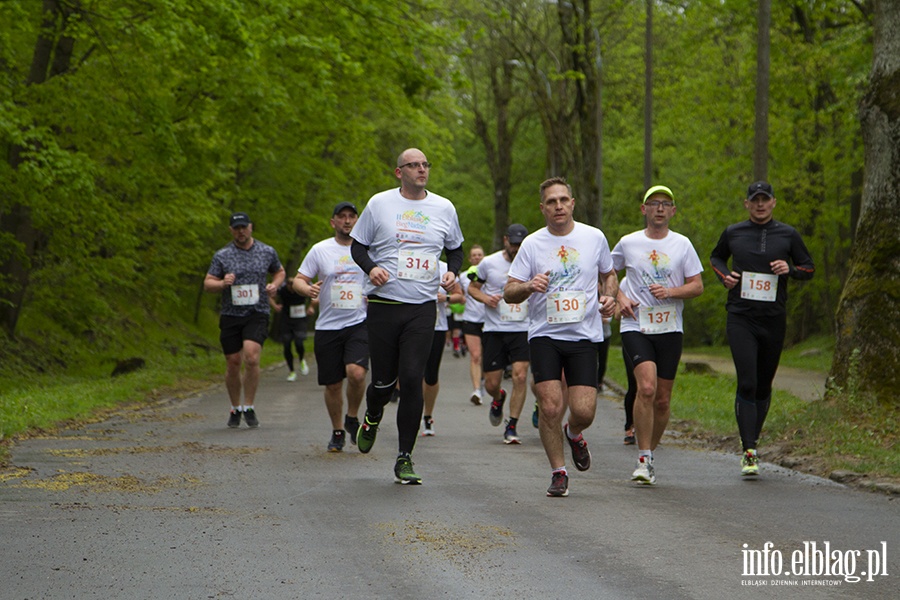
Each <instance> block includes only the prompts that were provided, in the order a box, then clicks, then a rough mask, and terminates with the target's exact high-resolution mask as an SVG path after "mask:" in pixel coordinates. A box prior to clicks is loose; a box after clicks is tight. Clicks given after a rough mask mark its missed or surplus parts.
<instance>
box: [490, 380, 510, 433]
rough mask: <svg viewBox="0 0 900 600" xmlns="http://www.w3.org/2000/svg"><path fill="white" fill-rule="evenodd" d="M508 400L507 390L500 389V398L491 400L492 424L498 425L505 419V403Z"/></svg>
mask: <svg viewBox="0 0 900 600" xmlns="http://www.w3.org/2000/svg"><path fill="white" fill-rule="evenodd" d="M505 402H506V390H503V389H501V390H500V399H499V400H494V401H492V402H491V413H490V415H488V416H489V417H490V419H491V425H493V426H494V427H496V426H497V425H499V424H500V422H501V421H503V404H504V403H505Z"/></svg>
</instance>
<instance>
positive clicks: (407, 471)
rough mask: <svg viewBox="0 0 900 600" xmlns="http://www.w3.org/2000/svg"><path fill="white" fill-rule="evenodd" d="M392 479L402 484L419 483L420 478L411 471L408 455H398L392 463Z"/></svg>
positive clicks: (411, 466)
mask: <svg viewBox="0 0 900 600" xmlns="http://www.w3.org/2000/svg"><path fill="white" fill-rule="evenodd" d="M394 481H395V482H396V483H400V484H403V485H419V484H421V483H422V478H421V477H419V476H418V475H416V472H415V471H413V462H412V460H410V458H409V457H408V456H398V457H397V462H396V463H394Z"/></svg>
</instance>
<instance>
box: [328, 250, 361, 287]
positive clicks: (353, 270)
mask: <svg viewBox="0 0 900 600" xmlns="http://www.w3.org/2000/svg"><path fill="white" fill-rule="evenodd" d="M358 276H359V267H358V266H356V263H355V262H354V261H353V257H351V256H350V255H349V254H345V255H344V256H341V257H340V258H339V259H337V260H336V261H334V280H335V282H337V283H347V282H351V281H356V280H357V278H358Z"/></svg>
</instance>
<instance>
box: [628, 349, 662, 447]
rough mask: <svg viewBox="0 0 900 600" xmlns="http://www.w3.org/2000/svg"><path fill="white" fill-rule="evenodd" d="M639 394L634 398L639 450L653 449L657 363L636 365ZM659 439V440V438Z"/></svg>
mask: <svg viewBox="0 0 900 600" xmlns="http://www.w3.org/2000/svg"><path fill="white" fill-rule="evenodd" d="M634 378H635V381H636V382H637V395H636V396H635V399H634V430H635V435H636V437H637V443H638V449H639V450H652V449H653V447H654V443H653V440H654V438H655V425H654V419H655V417H656V411H655V406H654V402H655V400H656V383H657V377H656V363H655V362H653V361H649V360H648V361H644V362H642V363H640V364H639V365H637V366H635V367H634ZM657 441H659V440H658V439H657Z"/></svg>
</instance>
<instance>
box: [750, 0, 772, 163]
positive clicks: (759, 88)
mask: <svg viewBox="0 0 900 600" xmlns="http://www.w3.org/2000/svg"><path fill="white" fill-rule="evenodd" d="M771 23H772V0H759V6H758V11H757V18H756V26H757V32H756V128H755V130H754V143H753V179H755V180H757V181H760V180H767V179H768V178H769V55H770V36H769V29H770V28H771Z"/></svg>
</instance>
